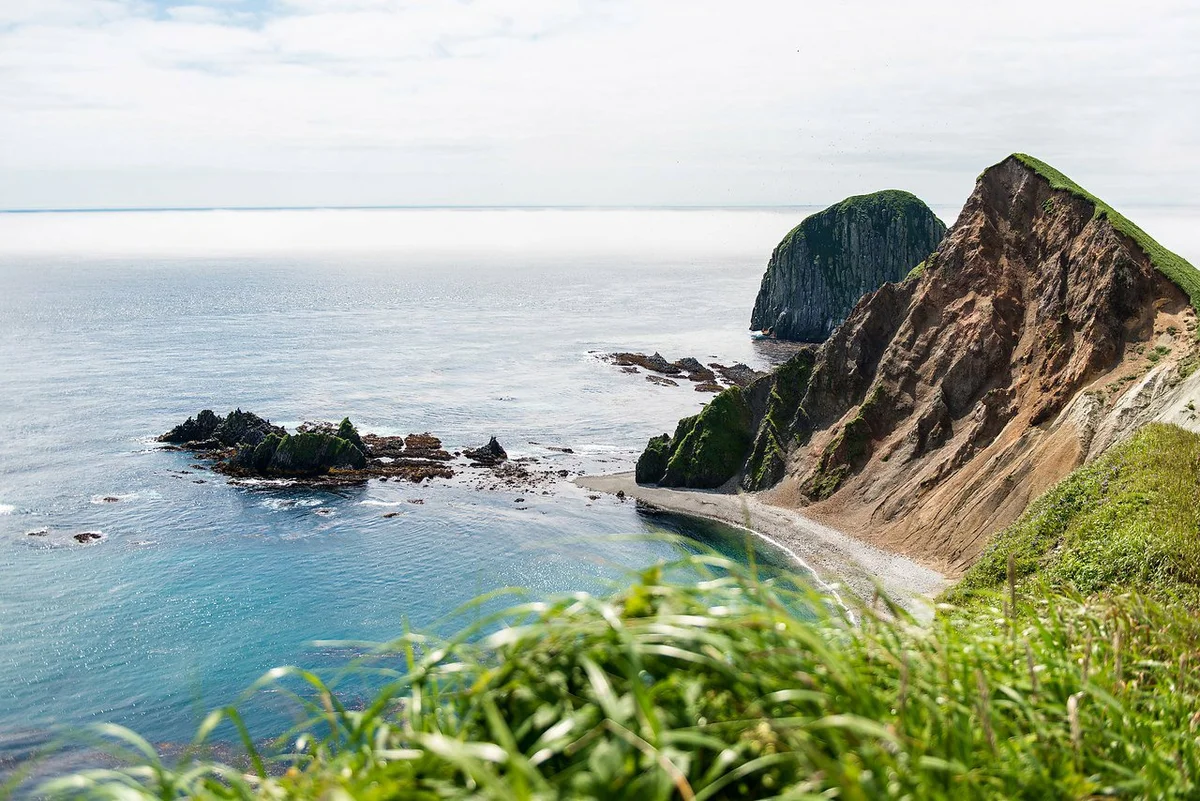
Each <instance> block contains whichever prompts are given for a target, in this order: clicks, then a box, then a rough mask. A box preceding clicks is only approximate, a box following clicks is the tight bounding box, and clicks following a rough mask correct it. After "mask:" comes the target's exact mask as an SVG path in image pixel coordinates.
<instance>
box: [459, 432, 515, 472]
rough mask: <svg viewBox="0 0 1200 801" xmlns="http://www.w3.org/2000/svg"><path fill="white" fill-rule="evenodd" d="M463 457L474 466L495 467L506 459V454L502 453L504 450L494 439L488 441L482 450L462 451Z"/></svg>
mask: <svg viewBox="0 0 1200 801" xmlns="http://www.w3.org/2000/svg"><path fill="white" fill-rule="evenodd" d="M463 456H465V457H467V458H468V459H470V460H471V461H472V462H475V463H476V464H480V465H484V466H491V465H496V464H499V463H500V462H503V461H504V460H506V459H508V454H507V453H505V452H504V448H502V447H501V446H500V443H499V442H498V441H497V440H496V438H495V437H492V438H491V439H490V440H488V444H487V445H484V446H483V447H482V448H472V449H468V450H465V451H463Z"/></svg>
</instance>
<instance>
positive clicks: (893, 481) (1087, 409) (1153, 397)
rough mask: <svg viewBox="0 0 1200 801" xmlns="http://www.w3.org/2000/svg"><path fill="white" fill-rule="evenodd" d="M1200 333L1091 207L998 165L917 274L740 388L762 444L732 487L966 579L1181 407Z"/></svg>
mask: <svg viewBox="0 0 1200 801" xmlns="http://www.w3.org/2000/svg"><path fill="white" fill-rule="evenodd" d="M1195 325H1196V321H1195V312H1194V311H1193V309H1192V307H1191V305H1190V303H1189V301H1188V298H1187V296H1186V295H1185V294H1184V293H1183V292H1182V291H1181V290H1180V289H1179V288H1178V287H1177V286H1176V285H1175V284H1174V283H1173V282H1172V281H1171V280H1169V279H1167V278H1166V277H1165V276H1164V275H1163V274H1162V273H1160V272H1159V271H1158V270H1157V269H1155V265H1154V263H1152V261H1151V259H1150V257H1149V256H1148V255H1147V253H1146V252H1145V251H1144V250H1143V249H1142V248H1141V247H1140V246H1138V244H1137V243H1135V242H1134V241H1133V240H1131V239H1130V238H1129V237H1128V236H1126V235H1124V234H1122V233H1120V232H1119V231H1117V230H1116V229H1115V228H1114V227H1113V225H1112V224H1111V223H1110V222H1109V220H1108V219H1107V218H1106V216H1105V215H1104V214H1102V213H1097V211H1096V207H1095V206H1094V204H1093V203H1091V202H1090V201H1088V200H1087V199H1086V198H1084V197H1081V196H1079V195H1078V194H1074V193H1071V192H1068V191H1064V190H1060V189H1054V188H1053V187H1052V186H1051V184H1050V182H1049V181H1047V180H1046V179H1045V178H1044V177H1043V176H1042V175H1040V174H1038V173H1037V172H1036V171H1034V170H1033V169H1031V168H1030V167H1029V166H1027V165H1025V164H1024V163H1022V162H1021V161H1020V160H1018V159H1016V158H1009V159H1006V160H1005V161H1003V162H1001V163H1000V164H998V165H996V166H995V167H992V168H991V169H989V170H987V171H986V172H985V173H984V174H983V175H982V176H981V177H980V179H979V181H978V183H977V185H976V187H975V191H974V192H973V193H972V195H971V197H970V199H969V200H968V202H967V204H966V206H965V207H964V209H963V211H962V213H961V215H960V217H959V219H958V222H957V223H956V224H955V225H954V227H953V228H952V229H951V230H950V232H949V233H948V235H947V236H946V237H945V239H944V240H943V241H942V243H941V245H940V246H939V248H938V252H937V253H936V254H934V255H933V256H932V257H931V258H930V259H929V260H928V261H927V267H926V269H925V270H924V272H923V273H921V274H920V275H919V276H914V277H911V278H909V279H907V280H905V281H903V282H902V283H899V284H886V285H884V286H883V287H881V288H880V289H878V290H877V291H874V292H872V293H870V294H868V295H866V296H865V297H863V298H862V299H861V300H860V301H859V302H858V304H857V305H856V306H855V307H854V310H853V311H852V312H851V313H850V315H849V317H848V318H847V319H846V321H845V323H844V324H843V325H841V326H840V327H838V328H837V330H836V331H835V332H834V333H833V335H832V336H831V337H830V338H829V340H828V341H827V342H826V343H825V344H824V345H823V346H822V347H821V348H820V350H819V351H817V352H816V354H815V356H813V355H812V354H802V355H801V356H799V357H797V360H796V362H795V363H793V364H789V365H785V367H784V368H782V369H781V370H779V371H778V372H776V373H774V374H772V375H771V376H768V377H767V378H765V379H762V381H761V384H762V385H761V386H756V385H751V386H750V387H747V388H746V390H745V397H746V398H747V399H749V400H750V406H751V409H752V412H753V420H754V422H753V424H752V425H753V428H754V429H755V432H756V433H755V437H754V442H753V444H752V445H751V446H750V447H749V448H748V449H747V450H746V461H745V463H744V464H743V466H742V467H741V469H740V470H738V471H737V473H736V475H734V476H731V479H730V481H731V483H732V481H733V480H735V479H736V480H737V481H738V482H740V484H741V485H742V486H744V487H745V488H747V489H752V490H763V489H769V499H770V500H773V501H775V502H778V503H783V504H787V505H802V506H807V507H808V510H807V511H808V512H809V513H811V514H813V515H814V516H816V517H818V518H824V519H825V520H826V521H827V522H829V523H831V524H833V525H835V526H837V527H839V528H842V529H843V530H847V531H850V532H852V533H857V534H859V535H860V536H862V537H864V538H866V539H869V540H871V541H874V542H876V543H879V544H881V545H886V546H888V547H892V548H895V549H897V550H900V551H902V552H904V553H906V554H908V555H910V556H914V557H916V558H919V559H922V560H924V561H926V562H927V563H930V564H933V565H935V566H937V567H939V568H941V569H943V570H945V571H947V572H949V573H951V574H953V573H956V572H958V571H960V570H962V569H964V568H965V567H966V566H968V565H969V564H970V563H971V562H972V561H973V559H974V558H975V557H976V555H977V554H978V553H979V551H980V550H981V549H982V547H983V546H984V545H985V544H986V542H987V540H988V538H989V536H990V535H991V534H992V533H994V532H995V531H997V530H999V529H1000V528H1002V527H1003V526H1005V525H1007V524H1008V523H1010V522H1011V521H1012V520H1014V519H1015V518H1016V517H1017V516H1018V515H1019V514H1020V513H1021V511H1023V510H1024V508H1025V506H1026V505H1027V504H1028V502H1029V501H1030V500H1032V499H1033V498H1034V497H1036V496H1037V495H1038V494H1040V493H1041V492H1042V491H1043V490H1045V489H1046V488H1048V487H1049V486H1050V485H1051V484H1053V483H1054V482H1056V481H1058V480H1059V479H1060V478H1062V477H1063V476H1065V475H1066V474H1067V473H1068V472H1069V471H1070V470H1072V469H1074V468H1075V467H1076V466H1078V465H1079V464H1080V463H1081V462H1082V461H1083V460H1084V459H1085V458H1089V457H1094V456H1096V455H1098V453H1099V452H1102V450H1103V448H1105V447H1107V445H1108V444H1111V443H1112V442H1115V441H1118V440H1119V439H1120V437H1121V436H1122V435H1123V432H1125V433H1128V432H1129V431H1130V430H1131V429H1132V427H1133V423H1134V422H1135V421H1136V420H1138V419H1150V418H1152V417H1154V416H1155V415H1156V414H1157V413H1158V411H1157V410H1158V409H1159V408H1160V407H1162V405H1163V404H1164V403H1166V402H1167V401H1169V400H1171V399H1172V398H1174V399H1175V400H1174V402H1175V403H1176V405H1178V403H1180V401H1179V400H1178V398H1179V397H1180V396H1179V393H1178V392H1172V390H1171V382H1172V381H1174V382H1175V383H1179V381H1180V380H1181V378H1182V375H1183V374H1184V373H1186V369H1181V366H1180V362H1181V361H1182V362H1185V363H1186V362H1187V361H1189V360H1192V361H1194V359H1195V355H1194V348H1195V345H1194V343H1195V336H1194V329H1195ZM1148 371H1153V374H1154V375H1156V376H1158V378H1155V379H1153V380H1149V381H1147V380H1143V379H1142V378H1141V377H1142V376H1144V375H1146V373H1147V372H1148ZM1139 398H1141V400H1139Z"/></svg>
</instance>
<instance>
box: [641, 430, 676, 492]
mask: <svg viewBox="0 0 1200 801" xmlns="http://www.w3.org/2000/svg"><path fill="white" fill-rule="evenodd" d="M670 458H671V437H670V435H669V434H660V435H659V436H657V437H651V438H650V441H649V442H648V443H646V450H644V451H642V455H641V456H639V457H638V460H637V467H636V468H634V479H635V480H636V481H637V483H639V484H657V483H658V482H659V481H661V480H662V477H663V475H665V474H666V472H667V462H668V461H669V460H670Z"/></svg>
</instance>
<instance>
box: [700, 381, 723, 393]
mask: <svg viewBox="0 0 1200 801" xmlns="http://www.w3.org/2000/svg"><path fill="white" fill-rule="evenodd" d="M695 390H696V391H697V392H720V391H721V385H720V384H718V383H717V382H716V381H702V382H701V383H699V384H697V385H696V386H695Z"/></svg>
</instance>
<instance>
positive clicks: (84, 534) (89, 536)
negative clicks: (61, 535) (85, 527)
mask: <svg viewBox="0 0 1200 801" xmlns="http://www.w3.org/2000/svg"><path fill="white" fill-rule="evenodd" d="M71 539H73V540H75V541H76V542H83V543H88V542H93V541H95V540H102V539H104V535H103V534H101V533H100V532H99V531H81V532H79V533H78V534H72V535H71Z"/></svg>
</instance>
